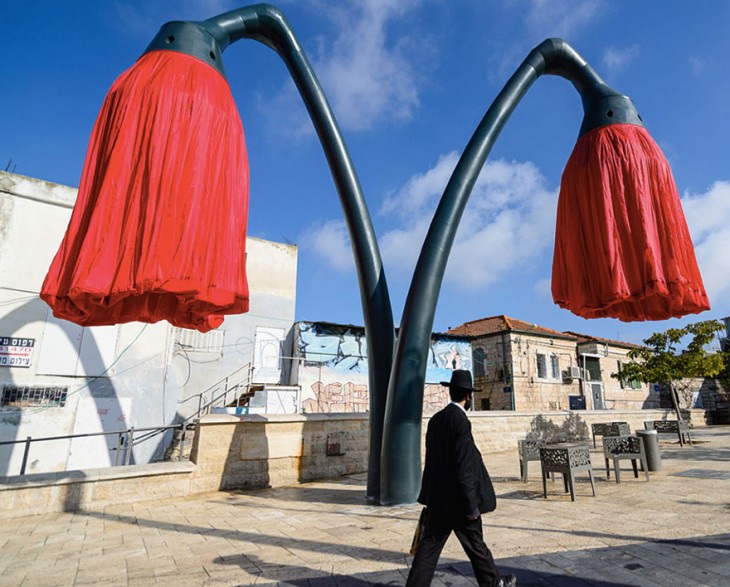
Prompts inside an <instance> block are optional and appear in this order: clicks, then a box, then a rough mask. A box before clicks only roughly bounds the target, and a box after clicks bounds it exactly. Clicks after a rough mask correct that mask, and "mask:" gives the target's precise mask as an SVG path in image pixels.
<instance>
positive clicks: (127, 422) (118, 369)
mask: <svg viewBox="0 0 730 587" xmlns="http://www.w3.org/2000/svg"><path fill="white" fill-rule="evenodd" d="M76 191H77V190H76V189H74V188H71V187H68V186H64V185H59V184H55V183H51V182H46V181H42V180H39V179H35V178H31V177H25V176H22V175H17V174H13V173H6V172H2V171H0V441H16V440H25V439H26V438H27V437H32V438H42V437H48V436H68V435H80V434H85V435H88V434H98V433H104V434H106V436H85V437H77V438H74V439H69V438H64V439H61V440H56V441H48V442H34V443H32V446H31V449H30V454H29V458H28V459H27V460H28V462H27V471H28V472H29V473H33V472H41V471H42V472H47V471H62V470H69V469H79V468H89V467H105V466H108V465H110V464H114V463H115V462H117V461H119V459H120V457H121V459H124V460H129V462H131V463H138V464H139V463H148V462H150V461H155V460H159V459H160V458H162V457H163V455H164V453H165V450H166V448H167V446H168V445H169V444H170V441H171V436H172V432H171V431H170V430H168V431H167V432H166V433H165V434H164V435H161V434H156V435H155V434H150V435H149V436H148V437H147V440H144V434H143V433H137V435H136V436H135V437H134V439H135V440H134V447H133V449H130V448H128V447H127V446H126V445H125V446H122V447H120V446H119V444H118V442H119V439H118V436H117V435H116V434H114V432H116V431H119V430H128V429H130V428H132V427H133V428H135V429H136V430H139V429H142V428H153V427H161V426H168V425H173V424H177V423H179V422H181V421H183V420H184V419H186V418H189V417H192V416H194V415H196V412H197V410H198V408H199V407H200V406H201V405H204V404H205V403H207V402H209V401H210V400H211V398H213V397H216V396H220V397H221V398H222V401H225V398H226V394H228V397H229V398H231V399H232V398H234V397H235V394H237V393H240V391H239V390H240V389H241V388H244V387H247V386H250V385H251V384H256V383H260V384H265V383H267V382H269V381H272V380H273V381H275V382H279V381H280V380H281V379H285V378H287V377H288V372H285V370H284V372H283V371H282V365H281V364H280V362H279V361H278V354H279V349H280V348H285V347H287V346H290V345H291V339H290V338H287V337H290V336H291V332H292V326H293V324H294V309H295V303H296V271H297V247H296V246H294V245H288V244H281V243H274V242H270V241H265V240H261V239H256V238H249V239H247V249H246V251H247V260H246V265H247V274H248V280H249V287H250V311H249V313H247V314H241V315H236V316H228V317H227V318H226V320H225V321H224V323H223V324H222V325H221V326H220V327H219V328H217V329H215V330H213V331H211V332H209V333H206V334H201V333H199V332H197V331H193V330H185V329H181V328H173V327H172V326H171V325H170V324H168V323H167V322H158V323H156V324H141V323H138V322H131V323H127V324H119V325H114V326H101V327H91V328H82V327H81V326H78V325H76V324H72V323H71V322H67V321H65V320H59V319H57V318H54V316H53V314H52V312H51V311H50V309H49V308H48V306H47V305H46V304H45V303H44V302H43V301H42V300H41V299H40V298H39V296H38V293H39V291H40V288H41V284H42V283H43V279H44V276H45V274H46V271H47V270H48V267H49V265H50V263H51V259H52V258H53V255H54V254H55V252H56V250H57V249H58V245H59V243H60V242H61V239H62V237H63V234H64V231H65V230H66V226H67V225H68V221H69V218H70V216H71V211H72V208H73V205H74V202H75V199H76ZM272 355H276V356H275V357H274V360H273V361H272V360H271V357H272ZM108 433H111V434H108ZM23 449H24V445H23V444H22V443H21V444H15V445H10V446H8V445H6V446H2V447H0V475H6V474H9V473H13V474H15V473H17V472H18V471H19V470H20V468H21V460H22V457H23Z"/></svg>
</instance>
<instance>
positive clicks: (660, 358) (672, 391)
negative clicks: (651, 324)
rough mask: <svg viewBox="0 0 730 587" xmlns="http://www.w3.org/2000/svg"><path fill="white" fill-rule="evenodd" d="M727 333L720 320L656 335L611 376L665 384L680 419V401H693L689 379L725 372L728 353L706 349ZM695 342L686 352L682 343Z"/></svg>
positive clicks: (633, 350) (631, 352)
mask: <svg viewBox="0 0 730 587" xmlns="http://www.w3.org/2000/svg"><path fill="white" fill-rule="evenodd" d="M723 329H724V325H723V324H722V322H720V321H719V320H704V321H702V322H696V323H694V324H688V325H687V326H685V327H684V328H670V329H668V330H666V331H664V332H656V333H654V334H652V335H651V336H650V337H649V338H647V339H645V340H644V344H645V345H646V346H643V347H640V348H636V349H632V350H630V351H629V353H628V357H629V359H631V362H629V363H627V364H625V365H623V367H622V369H621V372H620V373H611V377H613V378H615V379H626V380H629V381H630V380H632V379H639V380H641V381H643V382H644V383H665V384H666V385H667V386H668V387H669V395H670V397H671V399H672V406H673V407H674V410H675V412H677V417H678V418H679V419H680V420H681V419H682V416H681V414H680V412H679V397H680V394H681V396H682V398H683V399H684V400H685V401H686V400H688V399H690V398H691V389H690V381H689V380H690V379H691V378H693V377H714V376H715V375H717V374H719V373H721V372H722V371H723V370H724V368H725V359H726V357H725V355H727V354H728V353H722V352H717V353H708V352H707V351H706V350H705V347H706V346H707V345H708V344H710V343H711V342H712V341H713V340H714V339H715V335H716V333H717V332H719V331H721V330H723ZM689 336H691V337H692V339H691V340H690V342H689V343H688V344H687V346H686V348H684V349H682V347H681V343H682V341H683V340H685V339H686V338H687V337H689Z"/></svg>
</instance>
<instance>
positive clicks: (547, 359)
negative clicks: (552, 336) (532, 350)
mask: <svg viewBox="0 0 730 587" xmlns="http://www.w3.org/2000/svg"><path fill="white" fill-rule="evenodd" d="M537 378H538V379H543V380H545V381H561V380H562V378H561V375H560V360H559V359H558V355H548V354H545V353H537Z"/></svg>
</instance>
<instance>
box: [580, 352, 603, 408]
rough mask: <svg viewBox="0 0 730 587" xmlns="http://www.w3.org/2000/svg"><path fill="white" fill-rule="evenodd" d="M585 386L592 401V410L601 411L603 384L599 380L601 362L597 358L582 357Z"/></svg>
mask: <svg viewBox="0 0 730 587" xmlns="http://www.w3.org/2000/svg"><path fill="white" fill-rule="evenodd" d="M583 361H585V362H584V366H585V374H586V378H587V381H586V383H587V385H588V388H589V389H590V393H591V398H592V399H593V409H594V410H603V409H604V403H603V382H602V379H601V360H600V359H599V358H598V357H588V356H586V355H583Z"/></svg>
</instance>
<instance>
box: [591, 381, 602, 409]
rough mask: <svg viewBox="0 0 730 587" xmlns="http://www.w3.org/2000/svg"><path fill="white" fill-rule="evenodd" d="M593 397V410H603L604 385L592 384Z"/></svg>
mask: <svg viewBox="0 0 730 587" xmlns="http://www.w3.org/2000/svg"><path fill="white" fill-rule="evenodd" d="M590 385H591V395H592V396H593V409H594V410H602V409H604V408H603V383H591V384H590Z"/></svg>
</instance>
